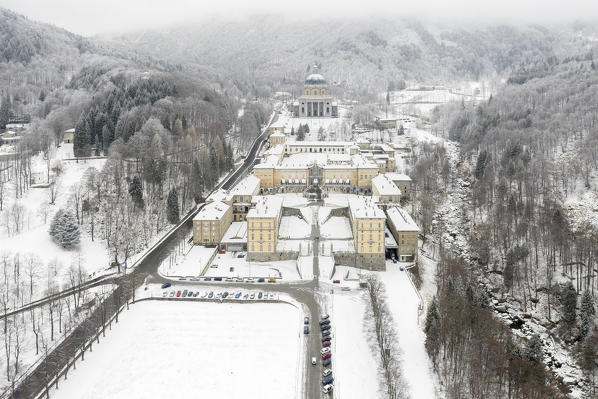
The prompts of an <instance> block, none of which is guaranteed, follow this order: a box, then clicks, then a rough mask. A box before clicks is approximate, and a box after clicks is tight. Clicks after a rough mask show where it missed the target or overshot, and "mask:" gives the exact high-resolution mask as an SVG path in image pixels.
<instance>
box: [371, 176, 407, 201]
mask: <svg viewBox="0 0 598 399" xmlns="http://www.w3.org/2000/svg"><path fill="white" fill-rule="evenodd" d="M374 187H375V188H376V191H378V195H398V196H400V195H401V189H400V188H398V187H397V185H396V184H394V183H393V182H392V181H391V180H389V179H388V177H386V176H385V175H378V176H375V177H372V188H374Z"/></svg>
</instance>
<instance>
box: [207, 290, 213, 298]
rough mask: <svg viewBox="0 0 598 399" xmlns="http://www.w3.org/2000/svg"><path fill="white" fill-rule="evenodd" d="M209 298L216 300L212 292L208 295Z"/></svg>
mask: <svg viewBox="0 0 598 399" xmlns="http://www.w3.org/2000/svg"><path fill="white" fill-rule="evenodd" d="M208 298H210V299H212V298H214V292H213V291H210V293H209V294H208Z"/></svg>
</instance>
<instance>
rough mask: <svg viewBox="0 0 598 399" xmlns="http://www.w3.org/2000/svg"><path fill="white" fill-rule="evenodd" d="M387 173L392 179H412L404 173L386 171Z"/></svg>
mask: <svg viewBox="0 0 598 399" xmlns="http://www.w3.org/2000/svg"><path fill="white" fill-rule="evenodd" d="M385 175H386V177H388V178H389V179H390V180H392V181H411V178H410V177H409V176H407V175H404V174H402V173H395V172H388V173H385Z"/></svg>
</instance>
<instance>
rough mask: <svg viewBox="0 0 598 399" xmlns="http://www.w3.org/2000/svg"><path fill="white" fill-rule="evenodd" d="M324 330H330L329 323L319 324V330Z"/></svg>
mask: <svg viewBox="0 0 598 399" xmlns="http://www.w3.org/2000/svg"><path fill="white" fill-rule="evenodd" d="M326 330H330V324H326V325H323V326H320V331H326Z"/></svg>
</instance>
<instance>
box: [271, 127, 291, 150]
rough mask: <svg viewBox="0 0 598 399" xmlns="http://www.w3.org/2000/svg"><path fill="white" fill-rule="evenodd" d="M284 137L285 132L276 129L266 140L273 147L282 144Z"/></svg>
mask: <svg viewBox="0 0 598 399" xmlns="http://www.w3.org/2000/svg"><path fill="white" fill-rule="evenodd" d="M283 130H284V128H283ZM286 137H287V136H285V134H284V133H283V132H282V131H280V130H276V131H275V132H274V133H272V134H271V135H270V137H269V138H268V142H269V143H270V147H274V146H277V145H279V144H284V142H285V140H286Z"/></svg>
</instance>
